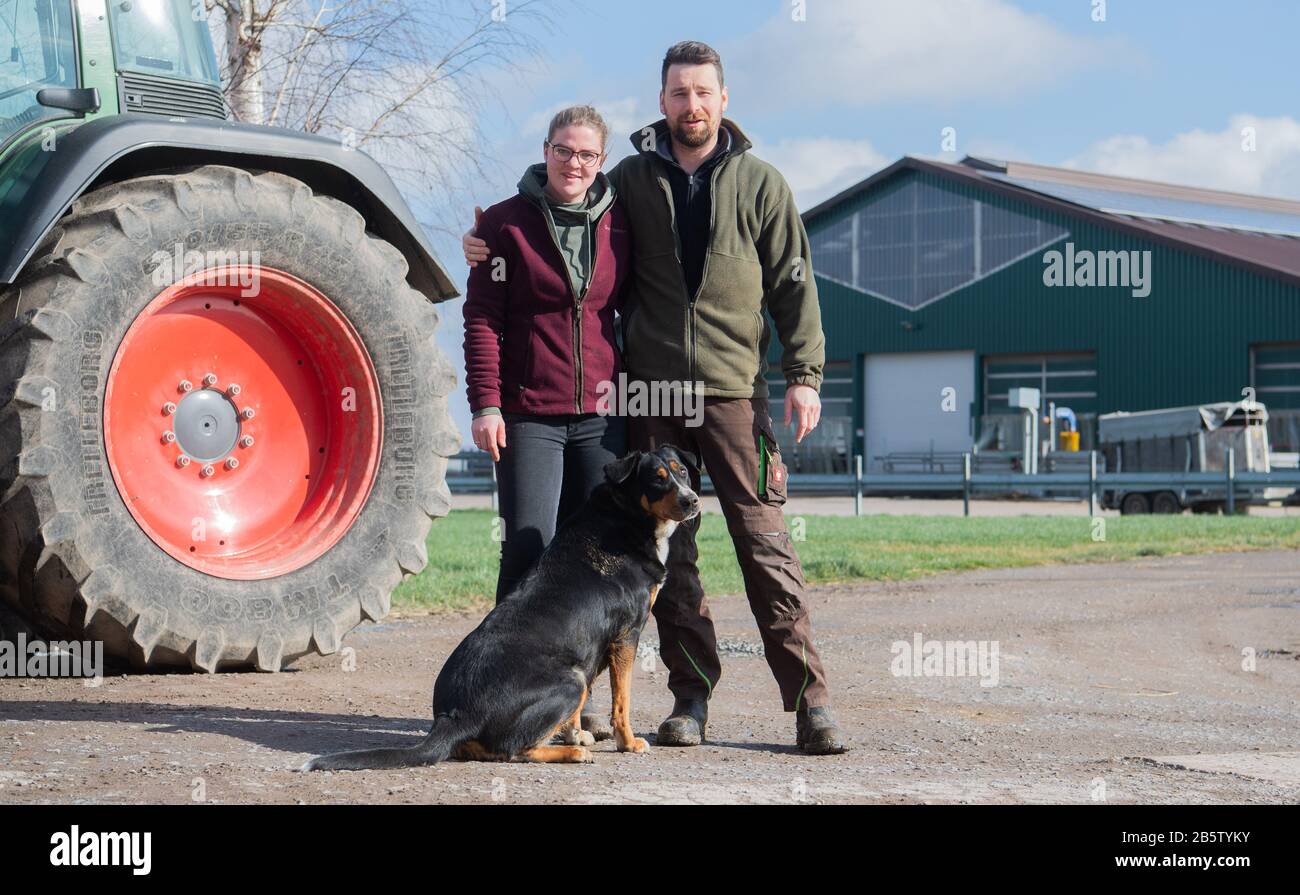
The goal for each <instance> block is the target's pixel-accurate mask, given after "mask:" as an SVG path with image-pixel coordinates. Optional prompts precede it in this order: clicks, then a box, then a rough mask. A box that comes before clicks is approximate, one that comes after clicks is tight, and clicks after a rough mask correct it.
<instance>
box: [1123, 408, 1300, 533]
mask: <svg viewBox="0 0 1300 895" xmlns="http://www.w3.org/2000/svg"><path fill="white" fill-rule="evenodd" d="M1097 422H1098V426H1097V437H1098V443H1099V448H1100V450H1101V453H1102V455H1103V457H1104V458H1105V468H1106V470H1107V471H1108V472H1141V473H1159V472H1170V473H1186V472H1226V464H1227V460H1228V451H1229V450H1232V451H1233V456H1234V464H1235V467H1236V471H1238V472H1265V473H1266V472H1270V471H1271V465H1270V455H1269V444H1268V425H1267V424H1268V409H1267V408H1266V407H1265V406H1264V405H1263V404H1261V403H1259V402H1258V401H1237V402H1221V403H1216V404H1201V405H1194V406H1191V407H1172V408H1167V409H1162V410H1145V411H1141V412H1139V413H1108V414H1103V415H1102V416H1101V417H1099V418H1098V421H1097ZM1242 491H1243V492H1244V494H1238V496H1237V497H1236V503H1237V505H1238V506H1245V505H1247V504H1251V503H1254V504H1262V503H1267V502H1269V501H1273V500H1282V499H1284V498H1286V497H1289V496H1291V495H1292V494H1294V493H1295V492H1294V489H1278V488H1249V487H1246V488H1243V489H1242ZM1225 499H1226V488H1225V487H1222V486H1214V485H1206V486H1197V487H1184V488H1152V489H1150V490H1141V491H1130V490H1123V489H1117V488H1111V489H1103V490H1102V492H1101V502H1102V506H1104V507H1106V508H1107V509H1118V510H1119V511H1120V512H1121V513H1122V514H1124V515H1134V514H1141V513H1181V512H1182V511H1183V510H1185V509H1191V510H1192V512H1195V513H1217V512H1222V511H1223V509H1224V507H1225Z"/></svg>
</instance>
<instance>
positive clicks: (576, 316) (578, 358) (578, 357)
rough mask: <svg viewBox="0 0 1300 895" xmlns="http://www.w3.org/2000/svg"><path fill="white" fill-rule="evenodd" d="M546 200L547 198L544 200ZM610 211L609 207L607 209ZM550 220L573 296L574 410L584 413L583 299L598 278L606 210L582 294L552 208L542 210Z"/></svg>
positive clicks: (594, 236)
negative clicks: (598, 248)
mask: <svg viewBox="0 0 1300 895" xmlns="http://www.w3.org/2000/svg"><path fill="white" fill-rule="evenodd" d="M542 201H543V202H544V201H546V200H545V199H543V200H542ZM606 211H608V209H606ZM542 213H543V214H544V215H546V216H547V217H548V218H549V220H548V221H547V224H548V226H547V228H546V229H547V232H549V233H550V234H551V245H553V246H555V252H556V254H557V255H559V256H560V272H561V273H562V274H564V282H566V283H567V284H568V285H569V295H570V296H571V297H572V298H573V364H574V368H575V373H576V375H575V376H574V389H573V412H574V413H575V414H578V415H581V414H582V300H583V299H584V298H586V297H587V290H588V289H590V288H591V284H592V283H593V282H594V281H595V279H596V268H597V266H598V265H599V264H600V252H598V251H596V242H597V239H598V237H599V230H600V224H601V222H602V221H603V220H604V219H605V212H602V213H601V215H600V217H598V218H596V225H595V227H594V228H593V229H592V232H591V274H590V276H588V277H587V285H586V287H585V288H583V290H582V295H578V293H577V292H575V291H573V279H572V278H571V277H570V276H569V264H568V262H567V261H565V260H564V249H562V248H560V241H559V239H557V238H556V236H555V222H554V217H553V216H552V215H551V213H550V210H549V209H547V210H544V211H543V212H542Z"/></svg>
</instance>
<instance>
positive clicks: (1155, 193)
mask: <svg viewBox="0 0 1300 895" xmlns="http://www.w3.org/2000/svg"><path fill="white" fill-rule="evenodd" d="M804 221H805V224H806V226H807V229H808V234H809V238H810V240H811V243H812V250H813V267H814V272H815V276H816V278H817V285H818V290H819V294H820V297H821V308H822V318H823V327H824V329H825V331H826V338H827V365H826V374H825V385H824V387H823V392H822V398H823V404H824V408H823V425H822V427H820V429H819V431H818V432H816V433H814V435H813V436H811V437H810V439H809V440H806V441H805V443H804V446H803V448H802V450H801V451H799V452H796V453H795V460H796V462H797V463H799V466H800V467H801V468H802V469H803V471H844V470H847V469H849V468H851V466H850V464H851V462H852V461H851V459H850V458H851V457H852V456H854V455H856V454H860V455H862V456H863V457H864V458H865V461H866V469H867V471H868V472H879V471H882V470H886V469H890V468H896V466H895V464H894V463H892V462H891V460H897V459H899V458H903V459H904V460H906V458H911V459H912V460H913V461H915V460H916V459H917V458H918V457H923V456H925V455H931V456H934V457H936V458H939V459H938V461H937V463H936V468H937V467H938V466H941V465H942V461H943V459H944V458H947V459H948V461H949V462H950V461H951V459H952V457H953V456H954V455H955V456H959V455H960V454H961V452H963V451H969V450H971V447H972V445H978V446H979V448H980V449H981V450H998V449H1005V450H1016V449H1017V448H1018V447H1019V438H1020V432H1021V431H1023V430H1022V429H1021V425H1022V422H1021V421H1022V416H1021V413H1020V412H1019V411H1016V410H1013V409H1011V408H1009V407H1008V402H1007V392H1008V390H1009V389H1011V388H1016V387H1029V388H1037V389H1039V390H1040V391H1041V394H1042V400H1043V406H1044V412H1046V409H1047V405H1048V402H1053V403H1054V404H1055V405H1057V407H1058V408H1069V409H1070V410H1072V411H1073V413H1074V414H1075V416H1076V418H1077V420H1078V429H1079V432H1080V440H1081V444H1080V447H1081V449H1082V450H1088V449H1090V448H1091V447H1092V446H1093V444H1094V441H1095V435H1096V420H1097V416H1098V415H1099V414H1103V413H1110V412H1112V411H1120V410H1124V411H1138V410H1151V409H1156V408H1163V407H1177V406H1184V405H1192V404H1203V403H1209V402H1215V401H1239V400H1241V399H1242V398H1243V397H1249V396H1250V395H1251V394H1252V393H1251V392H1248V391H1246V390H1247V389H1254V392H1253V394H1254V395H1255V397H1256V399H1257V400H1259V401H1261V402H1263V403H1264V404H1265V405H1267V407H1268V408H1269V412H1270V417H1271V419H1270V424H1269V425H1270V435H1271V439H1272V444H1273V449H1274V450H1275V451H1297V450H1300V202H1295V201H1286V200H1281V199H1271V198H1265V197H1260V196H1248V195H1240V194H1235V193H1225V192H1218V191H1214V190H1205V189H1197V188H1191V187H1182V186H1172V185H1168V184H1160V183H1152V182H1148V181H1141V180H1131V179H1127V178H1118V177H1109V176H1102V175H1097V174H1090V173H1086V172H1080V171H1074V170H1067V169H1062V168H1050V167H1044V166H1040V165H1030V164H1022V163H1014V162H993V161H988V160H984V159H976V158H971V157H968V158H966V159H963V160H962V161H961V162H960V163H957V164H949V163H944V162H937V161H929V160H924V159H918V158H911V157H907V158H903V159H901V160H900V161H898V162H896V163H894V164H893V165H890V166H889V167H888V168H885V169H884V170H882V171H880V172H878V173H876V174H875V175H873V176H871V177H869V178H868V179H866V180H864V181H862V182H861V183H858V184H856V185H855V186H853V187H851V188H849V189H847V190H845V191H843V192H842V193H840V194H839V195H837V196H835V197H833V198H831V199H829V200H827V201H825V202H823V203H821V204H820V205H818V206H816V207H815V208H813V209H811V210H809V211H807V212H806V213H805V214H804ZM773 342H774V345H773V352H772V356H771V360H772V362H773V366H772V370H771V371H770V372H769V379H770V381H771V384H772V386H773V390H772V397H773V404H774V406H777V407H779V404H778V402H779V401H780V400H781V399H782V398H783V391H784V386H783V383H782V380H781V377H780V374H779V371H780V352H779V345H777V344H775V342H776V340H775V339H774V340H773ZM1044 431H1045V430H1044ZM799 454H802V457H800V456H799ZM903 465H906V463H904V464H903ZM912 468H915V466H913V467H912ZM947 468H948V469H949V470H951V466H948V467H947Z"/></svg>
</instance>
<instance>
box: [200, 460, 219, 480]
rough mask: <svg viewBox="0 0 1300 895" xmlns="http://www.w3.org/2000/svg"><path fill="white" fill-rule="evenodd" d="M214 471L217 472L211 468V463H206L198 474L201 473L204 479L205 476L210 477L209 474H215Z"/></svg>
mask: <svg viewBox="0 0 1300 895" xmlns="http://www.w3.org/2000/svg"><path fill="white" fill-rule="evenodd" d="M216 472H217V471H216V470H215V469H213V468H212V464H211V463H208V464H207V465H206V466H204V467H203V469H202V471H201V473H200V474H201V475H202V476H203V477H204V478H205V479H206V478H209V477H211V476H213V475H216Z"/></svg>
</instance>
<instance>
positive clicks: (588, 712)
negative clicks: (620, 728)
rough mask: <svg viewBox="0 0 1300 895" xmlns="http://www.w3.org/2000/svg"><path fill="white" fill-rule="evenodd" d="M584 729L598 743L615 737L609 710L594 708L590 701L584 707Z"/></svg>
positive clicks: (582, 719)
mask: <svg viewBox="0 0 1300 895" xmlns="http://www.w3.org/2000/svg"><path fill="white" fill-rule="evenodd" d="M581 721H582V729H583V730H585V731H587V733H589V734H591V736H592V738H593V739H595V740H596V741H597V742H599V741H600V740H607V739H609V738H610V737H612V736H613V735H614V728H613V727H612V726H611V725H610V723H609V710H608V709H606V710H605V711H601V710H599V709H597V708H594V707H593V706H592V704H591V700H590V699H588V700H587V701H586V702H585V703H583V706H582V716H581Z"/></svg>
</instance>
